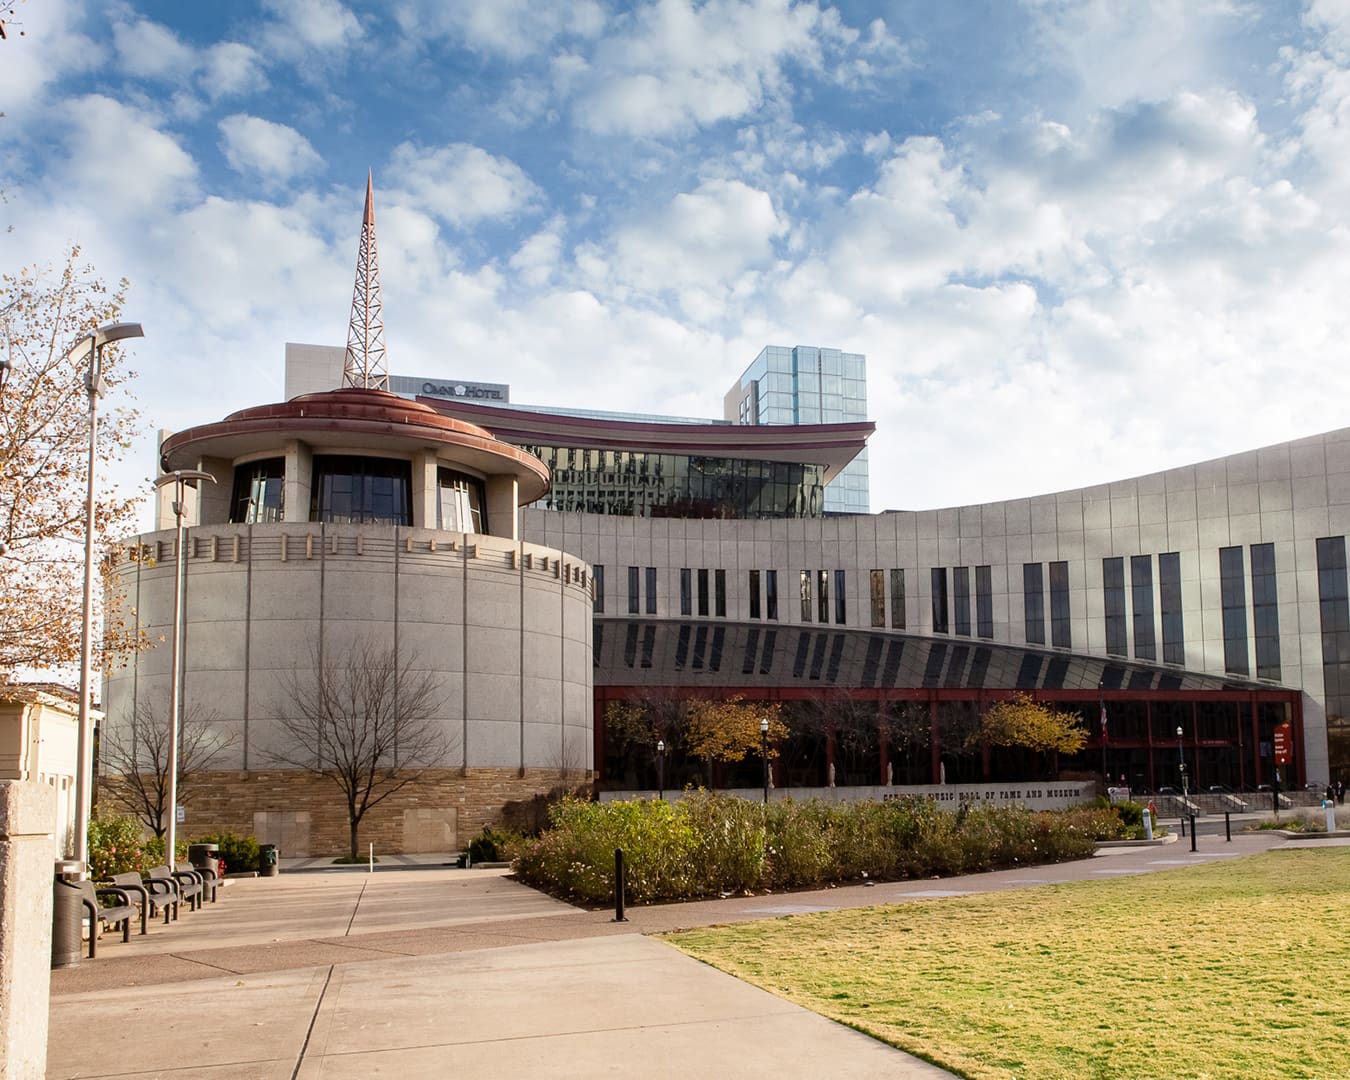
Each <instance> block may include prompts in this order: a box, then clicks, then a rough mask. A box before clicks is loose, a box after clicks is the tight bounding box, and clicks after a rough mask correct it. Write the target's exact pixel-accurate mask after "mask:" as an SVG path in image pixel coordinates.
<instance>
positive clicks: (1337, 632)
mask: <svg viewBox="0 0 1350 1080" xmlns="http://www.w3.org/2000/svg"><path fill="white" fill-rule="evenodd" d="M1347 598H1350V591H1347V589H1346V574H1345V537H1344V536H1326V537H1322V538H1321V539H1319V540H1318V541H1317V599H1318V605H1319V609H1320V614H1321V620H1322V682H1323V686H1324V691H1325V694H1326V702H1327V734H1328V735H1329V736H1330V737H1331V739H1332V740H1333V741H1332V745H1333V746H1335V745H1336V744H1337V742H1338V741H1340V740H1343V739H1345V738H1346V734H1347V731H1346V729H1347V726H1350V725H1347V722H1346V718H1347V716H1350V662H1347V660H1346V658H1347V657H1350V600H1348V599H1347Z"/></svg>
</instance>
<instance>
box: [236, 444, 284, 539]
mask: <svg viewBox="0 0 1350 1080" xmlns="http://www.w3.org/2000/svg"><path fill="white" fill-rule="evenodd" d="M285 493H286V459H285V458H267V459H266V460H264V461H250V462H248V463H247V464H246V465H237V466H235V470H234V493H233V494H232V495H231V496H230V521H231V523H233V524H237V525H257V524H259V523H261V522H264V521H281V520H282V519H283V517H284V504H285Z"/></svg>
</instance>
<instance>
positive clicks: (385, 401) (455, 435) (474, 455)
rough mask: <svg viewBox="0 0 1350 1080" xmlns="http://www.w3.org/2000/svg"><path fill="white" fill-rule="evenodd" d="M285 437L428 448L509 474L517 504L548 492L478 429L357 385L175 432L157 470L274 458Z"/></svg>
mask: <svg viewBox="0 0 1350 1080" xmlns="http://www.w3.org/2000/svg"><path fill="white" fill-rule="evenodd" d="M291 439H303V440H304V441H305V442H306V443H309V444H311V445H312V446H314V447H315V448H316V450H318V451H320V452H324V453H327V452H330V451H331V452H335V453H352V454H360V453H369V452H375V453H391V452H392V453H397V454H404V453H412V452H415V451H418V450H435V451H437V453H438V454H441V455H443V456H444V457H446V458H447V459H449V460H451V461H453V462H456V463H459V464H462V465H464V466H466V467H468V468H470V469H474V470H476V471H477V472H480V473H482V474H483V475H485V476H502V475H508V476H512V477H514V478H515V480H516V481H517V483H518V484H519V487H520V491H519V496H518V501H519V503H520V505H522V506H524V505H525V504H527V503H531V502H534V501H535V500H536V499H539V498H541V497H542V496H543V495H544V494H545V493H546V492H547V491H548V488H549V473H548V467H547V466H546V465H545V464H544V463H543V462H542V461H540V460H539V459H538V458H536V457H535V456H534V455H533V454H530V453H527V452H526V451H524V450H521V449H519V448H518V447H515V446H512V445H511V444H510V443H505V442H502V441H501V440H499V439H497V438H496V437H495V436H494V435H493V434H492V432H490V431H488V430H487V429H486V428H482V427H479V426H478V425H477V424H473V423H470V422H468V421H467V420H461V419H457V418H455V417H450V416H444V415H442V414H441V413H439V412H437V411H436V410H435V409H432V408H429V407H428V406H426V405H422V404H419V403H418V402H416V401H409V400H408V399H407V398H402V397H399V396H398V395H397V394H391V393H389V392H387V391H385V390H368V389H363V388H359V387H344V388H343V389H341V390H328V391H325V392H323V393H317V394H302V395H300V396H299V397H295V398H292V399H291V400H290V401H286V402H281V403H279V404H274V405H255V406H253V407H252V408H248V409H240V410H239V411H238V412H235V413H231V414H230V415H229V416H227V417H225V419H224V420H221V421H219V422H218V423H214V424H202V425H200V426H199V427H194V428H188V429H186V430H184V431H179V432H175V433H174V434H173V435H170V436H169V437H168V438H167V439H165V440H164V444H163V446H162V447H161V448H160V466H161V468H162V469H163V470H164V471H165V472H170V471H172V470H174V469H194V468H196V467H197V465H198V461H199V460H200V459H201V458H203V457H220V458H227V459H229V460H231V461H238V460H239V459H241V458H245V457H253V456H256V455H258V454H262V453H267V452H269V451H275V452H276V453H277V454H280V453H282V452H283V450H284V444H285V443H286V442H287V441H289V440H291Z"/></svg>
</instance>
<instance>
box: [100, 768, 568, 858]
mask: <svg viewBox="0 0 1350 1080" xmlns="http://www.w3.org/2000/svg"><path fill="white" fill-rule="evenodd" d="M592 779H593V774H592V773H590V772H586V771H582V770H569V771H567V772H566V773H562V772H560V771H559V770H558V769H526V770H525V771H524V773H523V774H522V773H521V772H520V771H519V770H517V769H486V768H469V769H427V770H424V771H423V772H422V773H421V774H420V775H419V776H418V777H417V779H415V780H413V781H412V782H411V783H409V784H408V785H407V786H406V787H404V788H402V789H401V790H400V791H398V792H396V793H395V794H393V795H390V796H389V797H388V798H386V799H385V800H384V801H383V802H381V803H380V804H379V805H377V806H375V807H373V808H372V809H370V810H368V811H367V812H366V815H365V817H364V818H362V820H361V827H360V832H359V835H358V843H359V851H360V854H362V855H364V854H366V851H367V845H368V844H374V846H375V854H376V856H379V855H381V854H410V853H419V852H421V853H444V852H455V851H460V850H462V849H464V848H466V847H468V844H469V841H470V840H472V839H473V838H474V836H475V835H477V834H478V833H479V832H481V831H482V830H483V827H484V826H487V825H494V826H495V825H499V824H501V822H502V809H503V807H504V806H505V805H506V803H508V802H513V801H517V800H528V799H532V798H534V797H535V796H538V795H546V794H548V793H549V792H550V791H553V790H554V789H556V788H558V787H560V786H568V787H574V786H577V785H581V784H585V783H588V782H590V781H591V780H592ZM116 783H117V780H116V778H115V777H101V778H100V784H101V786H102V787H103V796H104V798H103V799H102V800H101V801H102V802H103V808H106V809H108V810H112V811H114V812H118V813H121V812H124V811H123V810H122V809H121V808H120V807H118V806H117V805H116V804H115V803H114V802H113V801H112V799H111V797H110V796H111V794H112V792H111V790H110V788H111V786H112V785H115V784H116ZM184 804H185V806H186V821H185V822H183V823H182V824H180V825H179V826H178V835H179V837H182V838H188V839H190V838H192V837H195V836H205V835H209V834H211V833H218V832H232V833H237V834H239V835H241V836H249V835H253V836H256V837H257V838H258V842H259V843H263V844H276V845H277V847H278V848H279V849H280V854H281V856H282V857H283V858H300V857H304V856H327V855H345V854H346V853H347V851H348V848H349V846H350V840H349V830H348V826H347V800H346V796H345V795H344V794H343V792H342V790H341V788H339V787H338V785H337V783H336V782H335V781H333V780H331V779H327V778H325V777H318V776H311V775H307V774H304V773H297V772H293V771H288V770H280V769H276V770H250V771H247V772H212V773H198V774H196V775H195V776H193V778H192V784H191V787H190V788H189V790H188V791H187V793H186V797H185V799H184Z"/></svg>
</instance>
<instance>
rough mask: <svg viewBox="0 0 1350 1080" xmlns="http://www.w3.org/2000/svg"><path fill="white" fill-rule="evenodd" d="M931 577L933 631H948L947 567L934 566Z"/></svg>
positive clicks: (937, 632)
mask: <svg viewBox="0 0 1350 1080" xmlns="http://www.w3.org/2000/svg"><path fill="white" fill-rule="evenodd" d="M930 578H931V581H932V585H933V633H935V634H945V633H946V632H947V568H946V567H944V566H935V567H933V569H932V571H931V573H930Z"/></svg>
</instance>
